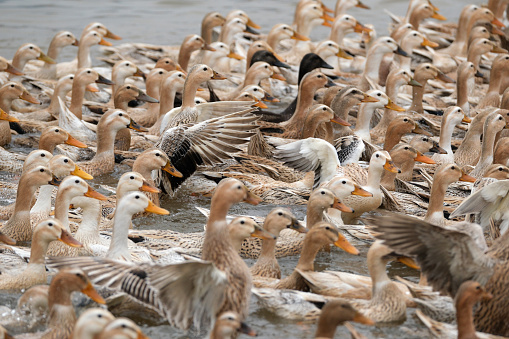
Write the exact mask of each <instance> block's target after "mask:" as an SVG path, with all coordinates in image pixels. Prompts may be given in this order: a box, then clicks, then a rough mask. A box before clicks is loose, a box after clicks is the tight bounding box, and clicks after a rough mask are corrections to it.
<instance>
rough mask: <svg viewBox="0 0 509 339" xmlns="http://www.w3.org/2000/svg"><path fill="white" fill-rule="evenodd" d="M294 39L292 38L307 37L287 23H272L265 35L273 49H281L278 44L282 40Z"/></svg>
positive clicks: (305, 39) (304, 39) (300, 38)
mask: <svg viewBox="0 0 509 339" xmlns="http://www.w3.org/2000/svg"><path fill="white" fill-rule="evenodd" d="M287 39H294V40H302V41H308V40H309V38H307V37H305V36H304V35H302V34H300V33H299V32H297V31H296V30H294V29H293V28H292V27H290V26H289V25H287V24H277V25H274V26H273V27H272V28H271V30H270V32H269V34H268V35H267V43H268V44H269V46H270V47H272V49H273V50H274V51H279V50H280V49H281V46H280V44H281V43H282V41H283V40H287Z"/></svg>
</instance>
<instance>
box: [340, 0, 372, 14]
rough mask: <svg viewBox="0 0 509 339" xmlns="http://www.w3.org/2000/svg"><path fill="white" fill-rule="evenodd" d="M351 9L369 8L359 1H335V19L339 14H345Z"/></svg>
mask: <svg viewBox="0 0 509 339" xmlns="http://www.w3.org/2000/svg"><path fill="white" fill-rule="evenodd" d="M353 7H357V8H363V9H370V7H369V6H367V5H365V4H364V3H363V2H361V1H360V0H338V1H336V6H334V16H335V17H337V16H338V15H340V14H345V13H346V11H348V10H349V9H350V8H353Z"/></svg>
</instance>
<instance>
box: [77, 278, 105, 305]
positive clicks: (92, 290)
mask: <svg viewBox="0 0 509 339" xmlns="http://www.w3.org/2000/svg"><path fill="white" fill-rule="evenodd" d="M81 293H83V294H86V295H87V296H88V297H89V298H90V299H92V300H93V301H95V302H96V303H98V304H103V305H104V304H106V301H105V300H104V299H103V297H101V296H100V295H99V293H97V291H96V290H95V288H94V286H92V283H91V282H90V281H89V282H88V284H87V287H85V288H84V289H82V290H81Z"/></svg>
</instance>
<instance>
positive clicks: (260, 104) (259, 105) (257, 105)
mask: <svg viewBox="0 0 509 339" xmlns="http://www.w3.org/2000/svg"><path fill="white" fill-rule="evenodd" d="M254 105H255V106H256V107H258V108H261V109H266V108H268V106H267V105H265V104H264V103H263V102H261V101H260V100H258V99H255V104H254Z"/></svg>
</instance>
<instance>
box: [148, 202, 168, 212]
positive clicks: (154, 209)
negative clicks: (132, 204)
mask: <svg viewBox="0 0 509 339" xmlns="http://www.w3.org/2000/svg"><path fill="white" fill-rule="evenodd" d="M145 212H150V213H154V214H159V215H168V214H170V212H169V211H168V210H165V209H164V208H161V207H159V206H156V205H155V204H154V203H153V202H152V201H150V200H149V201H148V206H147V207H146V208H145Z"/></svg>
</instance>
